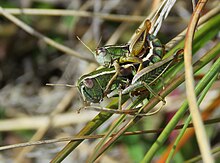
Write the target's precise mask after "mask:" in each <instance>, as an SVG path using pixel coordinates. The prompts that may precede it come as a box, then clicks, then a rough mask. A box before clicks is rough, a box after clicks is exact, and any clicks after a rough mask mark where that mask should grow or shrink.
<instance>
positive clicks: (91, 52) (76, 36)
mask: <svg viewBox="0 0 220 163" xmlns="http://www.w3.org/2000/svg"><path fill="white" fill-rule="evenodd" d="M76 38H77V39H78V40H79V41H80V42H81V43H82V44H83V45H84V46H85V47H86V48H87V49H88V50H89V51H90V52H91V53H92V54H93V55H94V56H95V55H96V54H95V53H94V52H93V51H92V49H91V48H90V47H88V46H87V45H86V44H85V43H84V42H83V41H82V40H81V39H80V38H79V37H78V36H76Z"/></svg>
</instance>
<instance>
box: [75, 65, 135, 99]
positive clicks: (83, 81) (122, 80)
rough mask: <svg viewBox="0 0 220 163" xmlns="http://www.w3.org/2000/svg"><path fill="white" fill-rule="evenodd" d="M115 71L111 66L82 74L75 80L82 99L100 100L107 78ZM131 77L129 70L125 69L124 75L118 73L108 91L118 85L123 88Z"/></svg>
mask: <svg viewBox="0 0 220 163" xmlns="http://www.w3.org/2000/svg"><path fill="white" fill-rule="evenodd" d="M128 69H129V68H128ZM115 71H116V70H115V69H114V68H113V67H112V68H101V69H98V70H95V71H93V72H91V73H89V74H86V75H83V76H82V77H81V78H80V79H79V80H78V82H77V87H78V90H79V91H80V93H81V94H82V97H83V100H84V101H89V102H93V103H98V102H100V101H102V100H103V98H104V96H105V94H104V90H105V89H106V86H107V84H108V82H109V80H110V79H111V78H112V77H113V75H114V74H115ZM130 75H131V77H130ZM132 77H133V76H132V71H131V70H128V71H126V73H125V74H124V75H119V76H118V77H117V78H116V79H115V80H114V82H113V83H112V85H111V87H110V88H109V92H111V91H113V90H116V89H118V88H119V85H120V87H121V88H125V87H126V86H127V84H128V83H129V82H130V81H131V78H132ZM129 78H130V79H129Z"/></svg>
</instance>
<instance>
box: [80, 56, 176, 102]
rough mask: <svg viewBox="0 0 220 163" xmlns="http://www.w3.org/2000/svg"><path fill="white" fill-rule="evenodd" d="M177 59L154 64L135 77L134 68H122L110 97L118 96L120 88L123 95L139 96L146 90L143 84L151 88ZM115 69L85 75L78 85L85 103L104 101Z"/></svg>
mask: <svg viewBox="0 0 220 163" xmlns="http://www.w3.org/2000/svg"><path fill="white" fill-rule="evenodd" d="M175 59H176V55H175V56H171V57H169V58H167V59H164V60H162V61H160V62H157V63H155V64H152V65H150V66H148V67H146V68H144V69H142V70H141V71H139V72H138V73H137V74H136V75H134V76H133V71H134V70H133V69H131V68H134V67H133V66H131V67H130V66H128V67H126V68H124V67H121V70H120V72H121V73H120V75H119V76H117V78H116V79H115V80H114V82H113V84H112V85H111V87H110V88H109V95H110V94H111V95H110V96H108V97H112V96H117V95H118V92H117V91H115V90H118V88H119V87H120V88H121V89H122V90H123V91H122V94H128V93H130V92H135V94H139V91H140V90H141V91H142V90H144V91H146V88H145V87H144V85H143V82H144V83H146V84H148V85H149V86H151V85H153V84H155V83H156V82H157V80H158V79H160V77H161V76H162V75H163V73H164V72H165V71H166V70H167V69H168V68H170V66H172V64H173V63H174V61H175ZM115 71H116V70H115V69H114V67H112V68H101V69H99V70H96V71H93V72H91V73H89V74H86V75H83V76H82V77H81V78H80V79H79V80H78V83H77V87H78V89H79V91H80V93H81V94H82V97H83V99H84V101H88V102H93V103H98V102H100V101H102V99H103V98H104V97H105V94H104V90H105V89H106V86H107V84H108V82H109V80H110V79H111V78H112V76H113V75H114V74H115ZM113 91H114V92H113Z"/></svg>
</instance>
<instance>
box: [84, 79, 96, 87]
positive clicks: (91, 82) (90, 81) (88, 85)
mask: <svg viewBox="0 0 220 163" xmlns="http://www.w3.org/2000/svg"><path fill="white" fill-rule="evenodd" d="M83 83H84V84H85V86H86V87H87V88H92V87H93V86H94V83H93V81H92V79H85V80H84V81H83Z"/></svg>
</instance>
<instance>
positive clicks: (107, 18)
mask: <svg viewBox="0 0 220 163" xmlns="http://www.w3.org/2000/svg"><path fill="white" fill-rule="evenodd" d="M160 2H161V1H160V0H152V1H151V0H129V1H127V0H74V1H72V0H62V1H61V0H7V1H5V0H1V2H0V6H1V7H2V8H5V11H7V12H9V13H11V14H13V15H14V16H16V17H17V18H19V19H20V20H21V21H23V22H24V23H25V24H28V25H29V26H31V27H32V28H33V29H35V30H36V31H38V32H40V33H41V34H42V35H44V36H46V37H49V38H50V39H52V40H53V41H56V42H58V43H60V44H63V45H65V46H67V47H69V48H71V49H72V50H74V51H76V52H78V53H79V54H80V56H82V57H84V58H88V59H90V60H94V57H93V54H92V53H91V52H90V51H89V50H88V49H87V48H86V47H85V46H84V45H82V43H81V42H80V41H79V40H78V39H77V38H76V36H78V37H79V38H81V40H82V41H83V42H84V43H85V44H86V45H87V46H88V47H90V48H91V49H92V50H93V51H95V49H96V48H97V47H100V46H103V45H106V44H107V45H109V44H125V43H127V42H128V40H129V39H130V37H131V36H132V34H133V33H134V31H135V30H136V29H137V28H138V26H139V25H140V24H141V22H142V21H143V20H144V19H145V18H146V17H147V16H148V15H149V14H150V13H151V12H152V11H154V10H155V8H157V7H158V6H159V3H160ZM217 4H218V2H217V1H212V2H210V3H208V4H207V6H206V7H205V10H204V11H203V14H205V13H206V12H208V11H209V10H211V9H212V8H214V7H215V6H216V5H217ZM27 8H29V9H41V10H36V11H34V10H25V9H27ZM10 9H13V10H10ZM42 9H45V10H42ZM47 9H48V10H47ZM49 9H59V10H56V11H54V12H51V10H49ZM192 10H193V7H192V3H190V2H189V1H183V0H179V1H177V2H176V4H175V5H174V7H173V8H172V10H171V12H170V14H169V16H168V18H167V19H166V20H165V21H164V22H163V25H162V27H161V29H160V31H159V33H158V36H157V37H158V38H159V39H160V40H161V42H162V43H163V44H166V43H167V42H168V41H169V40H171V39H172V38H174V37H175V36H176V35H177V34H179V33H180V32H181V31H182V30H183V29H185V28H186V27H187V25H188V21H189V19H190V16H191V13H192ZM67 11H69V13H68V12H67ZM71 11H72V12H71ZM74 11H76V12H74ZM94 13H96V14H94ZM121 15H122V16H124V17H123V18H120V16H121ZM126 16H127V17H126ZM213 42H214V41H213ZM213 42H212V41H210V42H209V43H208V44H207V45H206V46H205V47H204V48H203V49H202V50H200V52H201V53H202V54H204V51H207V49H208V48H209V47H212V46H213V45H214V43H213ZM97 67H98V65H97V64H96V63H95V62H91V61H90V62H88V61H86V60H83V59H80V58H78V57H74V56H71V55H69V54H68V53H65V52H63V51H60V50H58V49H57V48H56V47H53V46H51V45H48V44H47V43H45V41H44V40H43V39H39V38H37V37H35V36H34V35H31V34H28V33H27V32H25V31H24V30H23V29H21V28H19V27H18V26H17V25H16V24H15V23H14V22H11V21H9V20H8V19H7V18H5V17H4V16H3V15H2V14H0V117H1V119H0V146H2V145H7V144H16V143H21V142H28V141H30V140H42V139H54V138H61V137H68V136H73V135H74V134H76V133H77V132H79V131H80V129H81V128H83V126H84V125H85V124H86V122H88V121H90V120H91V119H92V118H93V117H94V116H95V115H97V112H94V111H88V110H82V111H81V112H80V113H79V114H78V113H77V110H78V109H79V108H80V107H82V106H83V102H82V99H81V96H80V94H79V92H78V91H77V89H76V88H69V87H65V86H63V87H62V86H54V87H51V86H46V83H54V84H56V83H62V84H72V85H75V84H76V81H77V79H78V78H79V77H80V76H81V75H83V74H85V73H88V72H91V71H93V70H95V68H97ZM207 68H209V67H207ZM201 74H202V72H201ZM217 88H219V87H217ZM183 92H184V86H182V87H180V88H178V89H177V90H175V91H174V93H172V95H170V96H169V97H168V98H167V99H166V101H167V104H166V109H164V110H163V111H162V112H161V113H160V114H158V115H155V116H154V117H149V118H148V119H147V120H146V119H144V120H143V121H144V122H143V121H142V122H139V123H138V125H136V126H135V127H134V129H133V130H143V129H155V128H159V127H163V126H164V125H165V124H166V123H167V122H168V121H169V119H170V118H171V117H172V115H173V114H174V113H175V111H176V109H178V107H179V106H180V101H181V99H182V98H185V94H184V93H183ZM217 95H218V92H217V91H214V90H213V91H210V94H209V96H207V98H206V100H204V102H203V103H202V105H201V106H202V108H205V107H207V106H208V105H209V104H210V103H211V102H212V100H213V99H214V98H216V97H217ZM110 122H111V120H109V121H108V122H106V123H105V124H104V125H103V126H102V127H101V128H99V129H98V130H97V131H96V132H95V133H99V132H100V133H101V132H102V131H103V130H105V127H106V126H108V125H109V123H110ZM209 130H211V131H210V134H211V135H212V139H211V140H212V143H218V142H219V140H218V139H217V136H219V126H217V125H216V126H215V128H210V129H209ZM214 130H215V131H214ZM156 136H157V134H147V135H140V136H132V137H124V138H123V139H121V140H119V141H118V142H117V144H116V145H115V146H117V148H114V149H112V150H109V151H108V152H106V153H105V154H104V156H103V157H102V159H101V161H107V162H119V161H123V162H139V161H140V160H141V158H143V155H144V153H145V150H146V146H147V145H148V144H149V145H150V144H152V142H153V141H154V140H155V137H156ZM173 136H175V132H173ZM170 141H172V136H171V137H170ZM143 142H145V145H146V146H145V147H144V146H143V145H142V143H143ZM189 142H190V143H189V144H190V145H186V146H185V147H184V149H183V150H182V151H181V152H180V153H178V154H177V156H176V157H177V158H176V159H177V160H178V159H179V160H181V159H183V160H185V159H187V158H191V157H192V156H194V155H195V154H198V153H199V150H198V146H197V144H196V141H195V137H192V138H191V139H190V140H189ZM65 144H66V143H65V142H64V143H54V144H48V145H40V146H36V147H34V148H33V149H30V148H16V149H10V150H4V151H2V152H1V153H0V162H13V161H15V162H16V161H18V162H19V161H20V162H21V161H22V162H25V163H26V162H27V163H28V162H49V160H51V158H53V156H54V155H55V154H56V153H57V152H58V151H60V150H61V149H62V148H63V147H64V145H65ZM94 144H95V143H94V140H90V141H85V142H84V143H83V144H81V145H80V146H79V147H78V148H77V150H75V151H74V152H72V154H71V155H70V156H68V158H67V159H65V162H73V161H75V162H84V161H85V160H86V158H87V156H88V155H89V153H91V151H92V149H93V148H92V147H94V146H95V145H94ZM192 146H193V148H195V149H196V150H195V149H193V148H192ZM164 148H165V147H164ZM192 150H193V151H196V153H193V151H192Z"/></svg>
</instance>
